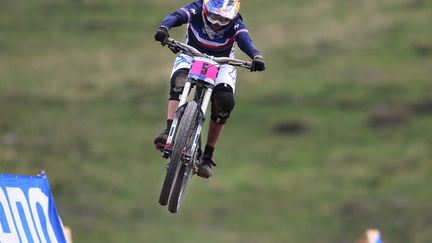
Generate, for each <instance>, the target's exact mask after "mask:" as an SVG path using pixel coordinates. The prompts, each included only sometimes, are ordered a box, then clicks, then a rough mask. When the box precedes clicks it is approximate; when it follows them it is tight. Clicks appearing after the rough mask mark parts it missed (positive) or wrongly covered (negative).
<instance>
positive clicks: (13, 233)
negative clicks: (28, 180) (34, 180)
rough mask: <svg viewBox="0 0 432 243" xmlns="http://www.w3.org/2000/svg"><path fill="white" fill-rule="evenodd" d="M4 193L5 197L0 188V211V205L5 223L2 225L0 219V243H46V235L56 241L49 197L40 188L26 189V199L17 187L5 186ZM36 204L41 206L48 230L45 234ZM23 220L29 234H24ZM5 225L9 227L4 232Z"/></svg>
mask: <svg viewBox="0 0 432 243" xmlns="http://www.w3.org/2000/svg"><path fill="white" fill-rule="evenodd" d="M6 193H7V197H6V194H5V192H4V191H3V189H2V188H0V213H1V212H2V211H1V207H3V209H4V213H5V216H6V217H5V218H6V224H7V225H2V221H0V242H1V243H3V242H4V243H9V242H14V243H15V242H22V243H28V242H34V243H40V242H42V243H46V242H47V239H46V237H48V238H49V240H50V241H51V242H52V243H58V241H57V238H56V236H55V233H54V229H53V227H52V224H51V222H50V218H49V213H48V209H49V208H48V202H49V199H48V197H47V196H46V195H45V194H44V193H43V192H42V190H41V189H40V188H37V187H34V188H30V189H29V191H28V195H29V196H28V200H27V198H26V197H25V195H24V192H23V191H22V189H21V188H19V187H6ZM8 199H9V200H8ZM18 205H20V206H21V209H22V212H23V214H21V215H20V213H19V211H18ZM38 205H39V206H40V207H41V208H42V211H43V214H44V217H45V222H44V223H45V224H44V225H45V226H46V231H47V232H48V235H47V236H46V235H45V233H44V231H43V227H42V225H43V224H42V222H41V219H40V217H39V213H38V209H37V208H38V207H37V206H38ZM21 217H24V218H21ZM23 222H25V223H27V224H26V229H28V232H29V233H30V235H27V234H26V232H25V230H24V225H23ZM3 223H4V221H3ZM5 226H8V227H6V228H9V232H5V231H6V230H5ZM20 238H21V241H20Z"/></svg>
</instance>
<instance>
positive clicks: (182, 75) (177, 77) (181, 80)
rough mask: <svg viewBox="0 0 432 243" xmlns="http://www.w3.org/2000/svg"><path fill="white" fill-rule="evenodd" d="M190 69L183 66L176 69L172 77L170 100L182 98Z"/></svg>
mask: <svg viewBox="0 0 432 243" xmlns="http://www.w3.org/2000/svg"><path fill="white" fill-rule="evenodd" d="M188 73H189V69H187V68H181V69H179V70H177V71H175V72H174V73H173V75H172V77H171V88H170V97H169V100H180V95H181V94H182V92H183V88H184V85H185V83H186V80H187V76H188Z"/></svg>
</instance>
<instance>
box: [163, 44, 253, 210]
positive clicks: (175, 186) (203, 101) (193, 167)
mask: <svg viewBox="0 0 432 243" xmlns="http://www.w3.org/2000/svg"><path fill="white" fill-rule="evenodd" d="M164 44H165V43H164ZM166 44H167V46H168V47H169V48H170V49H171V50H172V51H173V52H175V53H178V52H179V51H181V52H182V53H183V54H186V55H189V56H191V57H193V59H192V65H191V68H190V70H189V74H188V79H187V81H186V83H185V87H184V88H183V92H182V94H181V96H180V102H179V106H178V108H177V109H176V112H175V116H174V119H173V122H172V125H171V128H170V131H169V134H168V139H167V142H166V144H165V147H164V149H163V151H162V152H163V154H162V156H163V157H164V158H165V159H168V158H170V162H169V163H168V165H167V167H166V169H167V174H166V176H165V180H164V183H163V185H162V190H161V194H160V196H159V203H160V204H161V205H163V206H165V205H167V203H168V201H169V205H168V209H169V211H170V212H172V213H176V212H177V210H178V208H179V206H180V202H181V200H182V198H183V194H184V190H185V188H186V184H187V182H188V180H189V178H190V176H191V172H192V174H194V173H196V171H197V169H198V166H199V159H200V158H199V155H200V151H201V148H200V147H201V146H200V142H201V132H202V128H203V124H204V121H205V113H206V110H207V107H208V105H209V102H210V98H211V95H212V92H213V89H214V87H215V82H216V78H217V76H218V73H219V69H220V67H221V65H223V64H229V65H233V66H239V67H244V68H247V69H251V66H252V63H251V62H247V61H242V60H237V59H233V58H228V57H213V56H209V55H206V54H205V53H201V52H199V51H198V50H196V49H195V48H193V47H192V46H189V45H186V44H184V43H181V42H178V41H176V40H173V39H170V38H169V39H168V40H167V42H166ZM192 89H194V94H193V98H192V99H191V98H188V97H189V96H190V95H189V94H190V92H191V90H192Z"/></svg>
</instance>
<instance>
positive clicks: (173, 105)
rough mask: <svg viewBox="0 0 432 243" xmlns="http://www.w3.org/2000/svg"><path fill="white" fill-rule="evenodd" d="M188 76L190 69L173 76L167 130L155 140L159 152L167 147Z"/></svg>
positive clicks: (178, 71) (181, 70)
mask: <svg viewBox="0 0 432 243" xmlns="http://www.w3.org/2000/svg"><path fill="white" fill-rule="evenodd" d="M187 75H188V69H187V68H181V69H178V70H177V71H175V72H174V73H173V75H172V76H171V88H170V97H169V100H168V109H167V124H166V128H165V130H164V131H163V132H162V133H160V134H159V135H158V136H157V137H156V138H155V140H154V144H155V146H156V149H158V150H161V149H163V147H164V146H165V143H166V140H167V138H168V133H169V130H170V128H171V124H172V121H173V119H174V116H175V111H176V109H177V107H178V104H179V101H180V95H181V94H182V92H183V88H184V85H185V83H186V79H187Z"/></svg>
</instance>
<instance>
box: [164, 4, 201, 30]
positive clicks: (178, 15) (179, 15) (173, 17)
mask: <svg viewBox="0 0 432 243" xmlns="http://www.w3.org/2000/svg"><path fill="white" fill-rule="evenodd" d="M197 9H199V5H198V3H196V2H193V3H191V4H189V5H187V6H184V7H182V8H180V9H179V10H177V11H175V12H174V13H172V14H170V15H168V16H166V17H165V19H164V20H163V21H162V24H161V27H164V28H166V29H168V30H169V29H171V28H172V27H177V26H180V25H182V24H186V23H190V22H191V20H192V14H194V15H195V14H196V13H197Z"/></svg>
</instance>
